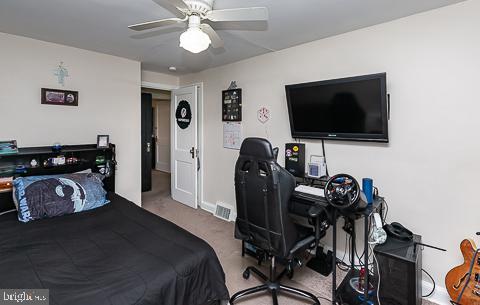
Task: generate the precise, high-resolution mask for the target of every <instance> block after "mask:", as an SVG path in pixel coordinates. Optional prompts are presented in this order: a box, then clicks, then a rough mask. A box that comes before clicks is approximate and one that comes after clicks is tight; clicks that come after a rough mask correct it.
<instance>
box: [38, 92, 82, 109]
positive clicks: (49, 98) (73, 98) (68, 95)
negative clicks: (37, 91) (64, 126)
mask: <svg viewBox="0 0 480 305" xmlns="http://www.w3.org/2000/svg"><path fill="white" fill-rule="evenodd" d="M42 104H46V105H61V106H78V91H68V90H59V89H47V88H42Z"/></svg>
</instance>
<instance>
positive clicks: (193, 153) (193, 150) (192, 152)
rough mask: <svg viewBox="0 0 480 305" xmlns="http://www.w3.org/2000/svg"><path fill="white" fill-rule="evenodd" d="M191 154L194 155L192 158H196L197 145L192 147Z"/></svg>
mask: <svg viewBox="0 0 480 305" xmlns="http://www.w3.org/2000/svg"><path fill="white" fill-rule="evenodd" d="M190 154H191V155H192V159H195V147H192V149H190Z"/></svg>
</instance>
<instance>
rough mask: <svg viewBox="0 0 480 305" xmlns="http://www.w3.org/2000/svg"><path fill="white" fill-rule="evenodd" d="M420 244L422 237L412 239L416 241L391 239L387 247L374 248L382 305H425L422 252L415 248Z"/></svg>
mask: <svg viewBox="0 0 480 305" xmlns="http://www.w3.org/2000/svg"><path fill="white" fill-rule="evenodd" d="M421 241H422V237H421V236H420V235H413V240H400V239H396V238H393V237H388V238H387V242H386V243H384V244H383V245H377V246H376V247H375V249H374V253H375V256H376V258H377V261H378V269H379V271H380V277H381V278H380V290H379V297H380V301H381V302H382V304H388V305H421V304H422V251H421V249H420V247H419V246H416V245H415V243H420V242H421Z"/></svg>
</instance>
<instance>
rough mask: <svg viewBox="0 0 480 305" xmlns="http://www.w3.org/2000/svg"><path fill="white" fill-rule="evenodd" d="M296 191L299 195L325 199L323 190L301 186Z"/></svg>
mask: <svg viewBox="0 0 480 305" xmlns="http://www.w3.org/2000/svg"><path fill="white" fill-rule="evenodd" d="M295 191H297V192H299V193H305V194H310V195H314V196H320V197H325V193H324V191H323V189H322V188H318V187H313V186H308V185H299V186H297V187H296V188H295Z"/></svg>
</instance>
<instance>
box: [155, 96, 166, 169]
mask: <svg viewBox="0 0 480 305" xmlns="http://www.w3.org/2000/svg"><path fill="white" fill-rule="evenodd" d="M153 103H154V105H155V111H156V112H157V131H156V134H157V166H156V168H157V169H158V170H161V171H164V172H168V173H169V172H170V101H165V100H155V99H154V100H153Z"/></svg>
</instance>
